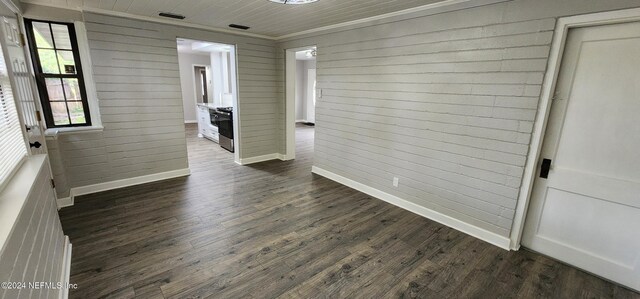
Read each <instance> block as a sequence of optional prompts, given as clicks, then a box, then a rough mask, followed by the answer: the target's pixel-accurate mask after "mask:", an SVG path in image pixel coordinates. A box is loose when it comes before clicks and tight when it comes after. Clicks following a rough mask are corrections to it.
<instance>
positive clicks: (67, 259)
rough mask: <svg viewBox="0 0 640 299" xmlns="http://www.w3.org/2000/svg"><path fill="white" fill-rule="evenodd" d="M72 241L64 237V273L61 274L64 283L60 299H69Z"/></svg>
mask: <svg viewBox="0 0 640 299" xmlns="http://www.w3.org/2000/svg"><path fill="white" fill-rule="evenodd" d="M71 250H72V246H71V241H69V236H64V249H63V251H62V254H63V256H62V273H60V282H61V283H62V289H61V290H60V297H59V298H60V299H67V298H69V288H68V287H67V286H68V285H69V284H70V281H71V280H70V279H71Z"/></svg>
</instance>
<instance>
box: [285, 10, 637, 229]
mask: <svg viewBox="0 0 640 299" xmlns="http://www.w3.org/2000/svg"><path fill="white" fill-rule="evenodd" d="M588 2H589V3H586V2H584V1H580V0H570V1H561V3H560V2H558V1H552V0H544V1H533V0H521V1H510V2H503V3H498V4H493V5H487V6H481V7H475V8H469V9H463V10H455V11H451V12H446V13H438V14H433V15H424V14H426V13H422V14H423V15H418V16H404V17H397V18H394V19H388V20H382V21H378V22H374V23H370V24H366V25H358V26H354V28H352V29H345V28H341V29H337V30H335V31H333V32H322V33H316V34H311V35H309V36H307V37H298V38H291V39H289V40H287V41H283V42H280V43H279V48H280V49H281V50H282V51H283V52H284V49H288V48H296V47H301V46H308V45H317V46H318V57H317V78H318V88H321V89H322V95H323V97H322V98H320V99H318V100H317V108H316V114H317V115H316V139H315V140H316V144H315V151H316V152H315V160H314V165H315V166H318V167H321V168H324V169H326V170H329V171H331V172H335V173H336V174H339V175H341V176H344V177H347V178H349V179H352V180H355V181H358V182H360V183H364V184H366V185H368V186H371V187H374V188H376V189H379V190H382V191H384V192H387V193H390V194H392V195H395V196H398V197H401V198H404V199H406V200H409V201H412V202H414V203H416V204H419V205H422V206H425V207H427V208H430V209H432V210H435V211H438V212H440V213H443V214H446V215H449V216H451V217H454V218H457V219H459V220H462V221H465V222H467V223H470V224H473V225H476V226H478V227H480V228H483V229H486V230H488V231H490V232H493V233H496V234H499V235H502V236H509V234H510V231H511V226H512V222H513V217H514V209H515V207H516V201H517V199H518V192H519V188H520V185H521V180H522V173H523V168H524V165H525V161H526V155H527V153H528V151H529V143H530V137H531V132H532V128H533V121H534V118H535V115H536V112H537V106H538V99H539V96H540V91H541V85H542V81H543V76H544V72H545V69H546V65H547V59H548V56H549V51H550V44H551V39H552V35H553V30H554V26H555V21H556V17H558V16H563V15H573V14H579V13H587V12H595V11H603V10H611V9H617V8H625V7H634V6H635V7H637V6H638V4H637V2H635V1H628V0H624V1H623V0H620V1H607V2H606V3H605V2H598V1H588ZM283 52H281V53H283ZM278 61H279V62H278V71H279V73H280V74H279V80H280V82H284V55H280V56H279V57H278ZM279 86H280V88H284V86H283V84H280V85H279ZM280 113H281V114H282V117H281V120H282V121H281V123H280V125H279V127H280V128H281V129H282V130H284V106H283V105H281V107H280ZM280 137H281V139H280V148H281V150H282V151H283V152H284V150H283V149H284V148H285V136H284V135H282V136H280ZM394 176H396V177H399V178H400V184H399V187H398V188H394V187H393V186H392V181H393V177H394Z"/></svg>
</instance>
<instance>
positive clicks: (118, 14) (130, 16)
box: [2, 0, 275, 40]
mask: <svg viewBox="0 0 640 299" xmlns="http://www.w3.org/2000/svg"><path fill="white" fill-rule="evenodd" d="M2 1H3V2H4V1H5V0H2ZM21 2H22V3H28V4H31V5H39V6H45V7H53V8H59V9H66V10H72V11H78V12H81V13H85V12H88V13H95V14H101V15H108V16H114V17H121V18H127V19H133V20H140V21H148V22H153V23H160V24H167V25H174V26H180V27H188V28H194V29H202V30H207V31H213V32H220V33H227V34H233V35H241V36H249V37H255V38H262V39H268V40H275V38H274V37H273V36H268V35H263V34H257V33H250V32H241V31H236V30H230V29H224V28H218V27H213V26H206V25H200V24H193V23H187V22H180V21H173V20H167V19H161V18H158V17H148V16H141V15H135V14H130V13H126V12H119V11H112V10H106V9H100V8H91V7H69V6H65V5H56V4H53V3H38V2H37V1H33V0H21ZM25 16H27V17H28V14H25Z"/></svg>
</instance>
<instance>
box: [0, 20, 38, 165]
mask: <svg viewBox="0 0 640 299" xmlns="http://www.w3.org/2000/svg"><path fill="white" fill-rule="evenodd" d="M0 22H1V25H0V33H1V34H2V38H3V39H4V42H5V45H7V46H6V53H5V57H6V59H7V68H8V71H9V77H10V79H11V85H12V87H13V90H14V94H15V99H16V106H17V107H18V110H19V111H20V114H21V116H22V117H21V119H22V122H23V123H24V126H25V133H26V135H27V137H28V139H29V144H30V145H31V147H30V149H29V150H30V151H31V154H32V155H36V154H46V153H47V144H46V142H45V136H44V130H45V129H44V123H43V122H42V119H41V117H40V115H39V114H40V109H39V107H40V105H39V104H40V103H39V102H38V99H37V98H36V97H37V95H36V94H34V90H35V86H34V85H33V84H34V82H35V81H34V78H33V76H32V75H31V69H30V65H29V63H30V62H29V61H28V60H27V59H26V55H25V46H24V44H23V42H22V38H21V32H20V26H19V25H18V20H17V19H16V18H15V17H8V16H4V17H1V18H0Z"/></svg>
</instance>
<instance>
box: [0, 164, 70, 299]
mask: <svg viewBox="0 0 640 299" xmlns="http://www.w3.org/2000/svg"><path fill="white" fill-rule="evenodd" d="M41 164H42V165H43V166H42V167H41V168H40V171H39V173H38V175H37V179H35V182H34V184H33V187H32V188H33V189H32V190H31V192H30V193H29V196H28V198H27V200H26V201H25V202H24V205H23V206H22V208H21V211H20V213H19V214H18V217H17V219H16V221H15V223H14V224H13V229H12V231H11V233H10V234H9V236H8V238H7V239H6V241H5V243H4V246H3V248H2V251H1V252H0V281H2V282H52V283H57V282H60V281H61V279H62V273H63V267H64V265H63V263H64V261H65V259H64V255H65V253H64V252H63V251H64V247H65V236H64V234H63V232H62V225H61V224H60V218H59V217H58V210H57V206H56V199H55V195H54V191H53V188H51V184H50V182H49V180H50V175H49V169H48V167H47V166H46V163H41ZM10 200H15V199H13V198H11V199H10ZM5 229H10V228H5ZM59 293H60V290H58V289H48V288H41V289H33V288H26V289H0V298H58V295H59Z"/></svg>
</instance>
